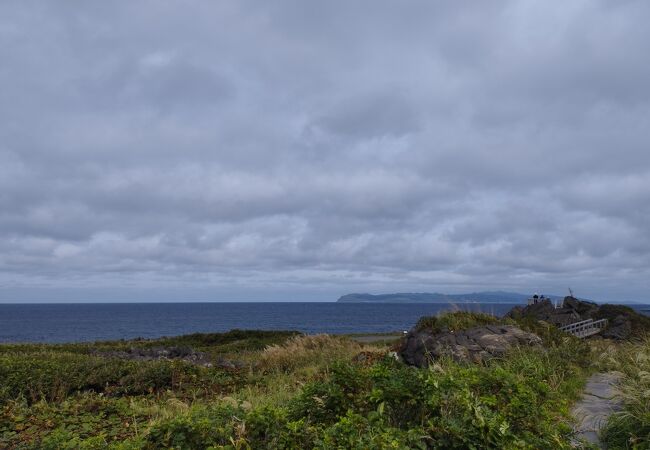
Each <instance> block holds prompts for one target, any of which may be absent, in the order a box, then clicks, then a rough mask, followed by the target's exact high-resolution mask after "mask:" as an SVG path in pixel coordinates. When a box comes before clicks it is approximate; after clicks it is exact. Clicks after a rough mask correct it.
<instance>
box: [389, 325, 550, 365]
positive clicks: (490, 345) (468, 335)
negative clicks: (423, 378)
mask: <svg viewBox="0 0 650 450" xmlns="http://www.w3.org/2000/svg"><path fill="white" fill-rule="evenodd" d="M541 344H542V340H541V339H540V338H539V336H537V335H535V334H532V333H527V332H525V331H523V330H521V329H519V328H517V327H515V326H512V325H486V326H482V327H474V328H469V329H467V330H462V331H456V332H453V331H441V332H438V333H431V332H430V331H427V330H422V331H417V330H411V331H410V332H409V333H408V334H407V335H406V337H405V338H404V340H403V341H402V343H401V346H400V349H399V354H400V356H401V357H402V359H403V360H404V361H405V362H406V363H407V364H410V365H413V366H417V367H426V366H428V364H429V362H430V361H432V360H435V359H437V358H440V357H443V356H451V357H452V358H453V359H455V360H456V361H482V360H485V359H487V358H492V357H495V356H501V355H503V354H504V353H506V352H507V351H508V350H509V349H511V348H512V347H514V346H520V345H526V346H539V345H541Z"/></svg>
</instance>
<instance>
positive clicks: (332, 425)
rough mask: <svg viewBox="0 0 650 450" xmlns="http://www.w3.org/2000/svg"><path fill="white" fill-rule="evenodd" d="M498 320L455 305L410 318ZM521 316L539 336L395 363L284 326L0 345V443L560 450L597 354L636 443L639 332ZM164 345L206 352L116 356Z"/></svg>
mask: <svg viewBox="0 0 650 450" xmlns="http://www.w3.org/2000/svg"><path fill="white" fill-rule="evenodd" d="M497 322H498V320H497V319H496V318H494V317H492V316H489V315H485V314H474V313H462V312H457V313H452V314H448V315H443V316H439V317H435V318H425V319H422V320H421V321H420V322H419V323H418V327H428V328H433V329H443V328H444V329H448V330H458V329H463V328H466V327H471V326H475V325H484V324H491V323H497ZM520 325H521V326H522V327H524V328H527V329H529V330H531V331H535V332H537V333H539V334H540V336H541V337H542V338H543V339H544V342H545V345H544V348H526V349H523V348H522V349H516V350H514V351H512V352H510V353H509V354H507V355H506V356H505V357H503V358H494V359H491V360H489V361H487V362H485V363H483V364H470V363H457V362H454V361H452V360H438V361H436V362H435V363H434V364H432V365H431V366H430V367H429V368H427V369H416V368H413V367H408V366H406V365H404V364H402V363H400V362H398V361H396V359H395V358H394V357H393V356H392V355H391V352H390V350H391V349H390V348H389V347H388V346H386V345H385V344H373V345H369V344H364V345H362V344H359V343H357V342H355V341H353V340H351V339H349V338H345V337H336V336H328V335H316V336H304V335H299V334H297V333H292V332H259V331H237V330H236V331H232V332H229V333H222V334H195V335H189V336H181V337H177V338H165V339H159V340H133V341H116V342H100V343H94V344H66V345H0V448H3V449H4V448H8V449H79V448H80V449H104V448H112V449H159V448H173V449H202V448H212V449H219V448H220V449H263V448H272V449H282V448H287V449H306V448H316V449H332V448H344V449H347V448H352V449H368V448H373V449H402V448H403V449H406V448H421V449H429V448H430V449H454V448H457V449H467V448H493V449H504V448H505V449H509V448H524V449H562V448H567V449H568V448H571V438H572V431H571V430H572V428H571V422H570V416H569V411H570V407H571V404H572V403H573V402H574V401H575V399H576V398H577V397H578V396H579V394H580V392H581V389H582V387H583V384H584V381H585V379H586V377H587V375H588V374H589V373H590V372H591V371H593V370H596V369H597V368H603V367H605V366H606V365H608V364H609V365H621V367H625V369H624V370H626V374H627V377H628V378H626V380H628V379H629V389H630V390H629V392H628V394H629V396H630V399H629V401H628V412H629V414H628V415H621V416H620V417H619V416H617V419H616V420H617V421H618V422H612V424H611V426H610V428H608V435H607V436H608V439H609V440H610V442H611V443H612V444H613V445H612V446H611V447H610V448H626V447H616V446H615V445H619V444H618V443H619V442H621V439H620V438H619V437H617V436H619V435H623V434H625V433H628V432H629V430H635V432H637V434H635V435H634V436H635V439H636V440H635V441H634V445H637V448H647V444H648V440H647V433H648V431H647V430H648V406H647V405H648V404H650V402H649V401H648V397H647V392H648V391H650V385H648V383H649V382H650V378H648V377H647V373H648V372H650V367H648V361H649V357H650V356H649V354H650V350H648V347H647V346H648V341H646V342H645V343H644V345H645V346H646V347H644V348H645V353H643V354H642V355H641V356H639V355H640V354H639V353H633V350H632V347H630V348H629V353H620V354H619V353H618V350H617V349H614V348H613V347H612V348H611V349H609V350H606V349H604V348H603V347H600V348H598V351H597V352H594V350H592V348H591V346H590V345H589V344H588V343H585V342H583V341H579V340H577V339H575V338H573V337H571V336H568V335H566V334H564V333H561V332H558V331H557V330H553V329H551V328H548V327H545V326H543V325H541V324H539V323H522V324H520ZM637 345H639V344H637ZM170 346H174V347H181V346H182V347H190V348H191V349H192V351H195V352H202V353H201V354H202V355H203V356H202V358H203V359H201V362H200V364H199V363H196V362H193V361H190V360H183V359H182V358H176V359H174V358H168V359H165V358H153V359H129V358H126V357H124V354H128V352H132V351H133V349H134V348H140V349H143V348H147V349H156V348H164V347H170ZM639 348H640V347H639ZM635 349H636V351H638V348H637V347H635ZM592 352H593V353H592ZM597 355H601V356H600V357H597ZM602 355H605V356H602ZM616 358H618V359H616ZM615 359H616V361H615ZM594 360H596V361H597V362H598V364H600V366H598V367H595V366H594V364H593V361H594ZM642 371H645V372H646V375H640V373H641V372H642ZM637 389H639V390H641V389H643V390H644V391H643V392H644V393H645V394H644V395H646V397H642V396H639V395H638V394H639V392H640V391H636V390H637ZM626 392H627V391H626ZM633 397H634V399H633ZM644 414H645V415H644ZM637 416H639V417H640V418H638V417H637ZM644 421H645V422H644ZM644 427H645V428H644ZM644 430H645V431H644ZM643 433H645V440H643V439H644V438H643ZM626 442H628V441H626ZM628 443H629V442H628ZM626 445H627V444H626ZM644 445H645V446H646V447H643V446H644ZM629 448H632V447H629Z"/></svg>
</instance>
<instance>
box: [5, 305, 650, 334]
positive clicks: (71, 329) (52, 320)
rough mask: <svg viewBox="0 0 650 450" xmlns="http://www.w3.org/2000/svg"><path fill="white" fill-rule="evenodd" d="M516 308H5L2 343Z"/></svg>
mask: <svg viewBox="0 0 650 450" xmlns="http://www.w3.org/2000/svg"><path fill="white" fill-rule="evenodd" d="M513 306H514V305H512V304H471V305H449V304H424V305H422V304H342V303H128V304H124V303H123V304H119V303H110V304H109V303H104V304H27V305H16V304H0V342H78V341H96V340H106V339H130V338H135V337H143V338H155V337H160V336H176V335H180V334H187V333H197V332H221V331H228V330H231V329H233V328H240V329H264V330H297V331H302V332H305V333H377V332H386V331H401V330H407V329H409V328H410V327H412V326H413V325H414V324H415V322H416V321H417V320H418V318H420V317H421V316H423V315H431V314H436V313H437V312H439V311H442V310H446V309H472V310H478V311H482V312H489V313H492V314H496V315H502V314H505V313H506V312H507V311H508V310H510V308H512V307H513ZM637 308H639V307H638V306H637ZM643 308H650V306H644V307H643Z"/></svg>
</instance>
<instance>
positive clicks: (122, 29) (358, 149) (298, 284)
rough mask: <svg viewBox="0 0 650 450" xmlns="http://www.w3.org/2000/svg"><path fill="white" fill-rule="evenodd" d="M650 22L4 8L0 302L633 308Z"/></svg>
mask: <svg viewBox="0 0 650 450" xmlns="http://www.w3.org/2000/svg"><path fill="white" fill-rule="evenodd" d="M648 19H650V6H648V5H647V4H646V2H640V1H627V2H606V1H595V2H585V1H577V0H576V1H569V2H565V3H563V4H562V5H561V7H556V6H554V7H551V6H549V5H548V3H547V2H541V1H523V2H514V1H495V2H481V3H479V4H477V3H476V2H464V1H461V2H458V1H455V2H451V1H450V2H443V1H436V2H430V1H426V2H425V1H408V2H403V3H400V4H399V5H398V4H396V3H393V2H375V1H373V2H370V1H368V2H364V1H362V2H354V3H350V2H342V1H341V2H338V1H332V2H317V3H313V2H312V3H305V2H299V1H280V2H251V1H245V2H233V3H229V2H207V1H206V2H203V1H191V2H180V1H169V2H164V3H161V2H155V1H141V2H118V3H105V2H104V3H101V2H93V3H91V2H69V3H66V4H62V3H51V2H21V1H7V2H3V3H2V5H0V61H1V65H0V237H1V239H0V299H4V300H11V299H17V300H20V296H21V292H23V293H24V295H25V298H31V297H30V295H31V294H30V292H32V291H30V289H32V290H34V289H36V291H34V292H41V294H38V295H42V292H43V291H39V289H50V290H51V291H52V292H55V290H56V289H63V290H65V289H70V292H75V293H73V294H71V295H73V296H74V297H75V298H80V296H81V295H83V294H78V292H83V290H84V289H87V292H92V293H93V294H92V295H94V296H95V297H96V298H105V297H106V295H108V294H101V295H99V294H97V293H98V292H100V293H101V292H104V293H106V292H110V291H111V289H117V288H119V289H126V290H127V291H128V289H131V290H132V292H134V293H135V294H133V295H135V296H137V297H138V298H144V297H146V295H145V294H143V292H146V291H147V290H149V291H150V292H156V294H155V295H160V292H161V290H165V289H170V290H173V289H178V290H179V291H174V292H183V291H184V290H186V292H198V291H201V292H202V294H201V295H206V296H209V295H210V294H209V293H213V294H214V295H218V296H220V298H249V297H251V296H253V297H255V298H260V296H263V297H265V298H272V297H273V298H294V297H292V294H291V293H300V295H301V296H302V297H300V298H301V299H309V298H314V299H330V298H335V297H336V296H337V295H338V294H340V293H344V292H347V291H359V290H368V291H387V290H388V291H394V290H413V291H417V290H428V291H430V290H439V291H463V290H473V289H494V288H498V289H502V288H503V289H518V290H524V291H526V290H551V291H556V292H559V291H563V290H564V289H565V288H566V286H568V285H571V286H572V287H574V288H576V290H578V292H580V293H582V294H583V295H584V296H591V297H594V298H603V299H605V298H620V299H644V298H645V299H647V296H645V292H644V291H645V289H646V288H647V281H646V280H647V279H648V276H649V275H650V273H649V270H650V269H648V267H649V264H650V235H649V234H648V232H647V230H648V228H649V227H650V151H648V141H649V140H648V137H649V134H648V131H647V130H648V129H650V86H649V85H648V83H647V80H648V79H649V78H650V60H649V59H648V58H647V57H646V55H645V53H646V47H647V45H646V43H647V42H649V41H650V29H648V27H647V26H646V24H647V21H648ZM192 289H194V291H192ZM120 292H122V291H120ZM206 293H208V294H206ZM310 293H311V294H310ZM34 295H36V294H34ZM310 295H311V297H309V296H310ZM143 296H144V297H143ZM189 296H190V297H191V295H189ZM247 296H248V297H247ZM305 296H306V297H305ZM54 297H56V295H55V296H54ZM57 298H58V297H57ZM205 298H208V297H205ZM295 299H298V298H295Z"/></svg>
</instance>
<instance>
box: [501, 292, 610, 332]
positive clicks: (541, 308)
mask: <svg viewBox="0 0 650 450" xmlns="http://www.w3.org/2000/svg"><path fill="white" fill-rule="evenodd" d="M597 312H598V305H597V304H596V303H593V302H587V301H582V300H578V299H577V298H574V297H565V298H564V302H563V305H562V307H561V308H555V306H554V305H553V303H551V301H550V300H548V299H547V300H542V301H540V302H539V303H536V304H534V305H528V306H526V307H521V306H515V307H514V308H512V309H511V310H510V312H508V313H507V314H506V317H509V318H511V319H517V318H520V317H533V318H535V319H537V320H543V321H544V322H548V323H551V324H553V325H555V326H557V327H562V326H564V325H569V324H571V323H574V322H580V321H581V320H587V319H593V318H594V316H595V314H596V313H597Z"/></svg>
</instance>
